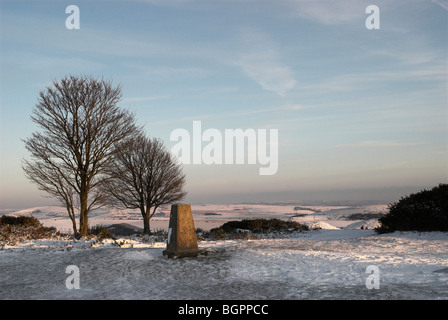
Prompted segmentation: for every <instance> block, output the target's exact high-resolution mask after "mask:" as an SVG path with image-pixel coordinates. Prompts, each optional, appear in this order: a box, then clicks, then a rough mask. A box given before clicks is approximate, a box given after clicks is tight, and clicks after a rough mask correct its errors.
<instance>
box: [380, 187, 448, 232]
mask: <svg viewBox="0 0 448 320" xmlns="http://www.w3.org/2000/svg"><path fill="white" fill-rule="evenodd" d="M379 221H380V222H381V227H379V228H378V229H377V231H378V232H379V233H385V232H393V231H448V184H439V185H438V186H436V187H434V188H432V189H431V190H422V191H420V192H418V193H415V194H411V195H409V196H407V197H404V198H401V199H400V200H399V201H398V202H395V203H394V204H392V205H390V206H389V213H388V214H386V215H385V216H384V217H382V218H380V219H379Z"/></svg>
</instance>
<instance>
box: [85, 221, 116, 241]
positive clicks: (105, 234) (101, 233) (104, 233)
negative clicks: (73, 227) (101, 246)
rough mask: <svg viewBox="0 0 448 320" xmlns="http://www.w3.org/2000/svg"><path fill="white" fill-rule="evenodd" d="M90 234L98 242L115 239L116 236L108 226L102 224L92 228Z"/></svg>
mask: <svg viewBox="0 0 448 320" xmlns="http://www.w3.org/2000/svg"><path fill="white" fill-rule="evenodd" d="M90 234H93V235H95V236H96V238H97V239H98V241H102V240H104V239H114V234H113V233H112V232H111V231H110V230H109V229H108V228H107V227H106V226H103V225H101V224H98V225H96V226H93V227H92V228H90Z"/></svg>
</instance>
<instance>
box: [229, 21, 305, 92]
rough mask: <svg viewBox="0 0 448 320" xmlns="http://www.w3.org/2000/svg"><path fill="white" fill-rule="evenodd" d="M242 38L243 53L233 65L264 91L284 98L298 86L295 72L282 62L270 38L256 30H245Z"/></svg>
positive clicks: (237, 55) (241, 52)
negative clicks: (294, 75)
mask: <svg viewBox="0 0 448 320" xmlns="http://www.w3.org/2000/svg"><path fill="white" fill-rule="evenodd" d="M240 35H241V38H240V47H241V51H240V52H239V53H237V54H236V60H235V61H233V62H232V64H233V65H235V66H238V67H240V68H241V69H242V70H243V72H244V73H245V74H246V75H247V76H248V77H249V78H251V79H252V80H254V81H255V82H257V83H258V84H259V85H260V86H261V87H262V88H263V89H265V90H268V91H273V92H276V93H277V94H278V95H280V96H284V95H285V94H286V92H287V91H288V90H291V89H292V88H294V86H295V85H296V81H295V79H294V77H293V72H292V71H291V69H290V68H289V67H288V66H286V65H285V64H284V63H282V61H281V55H280V54H279V51H278V50H277V48H276V45H275V44H274V43H273V41H272V40H271V39H270V37H269V36H268V35H266V34H264V33H262V32H259V31H255V30H243V31H242V32H241V33H240Z"/></svg>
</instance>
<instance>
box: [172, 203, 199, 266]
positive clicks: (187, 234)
mask: <svg viewBox="0 0 448 320" xmlns="http://www.w3.org/2000/svg"><path fill="white" fill-rule="evenodd" d="M198 253H199V250H198V239H197V237H196V230H195V228H194V222H193V214H192V213H191V206H190V205H189V204H175V205H172V206H171V213H170V225H169V228H168V239H167V245H166V250H164V251H163V255H166V256H168V257H169V258H172V257H179V258H182V257H196V256H197V255H198Z"/></svg>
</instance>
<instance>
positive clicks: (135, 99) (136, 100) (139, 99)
mask: <svg viewBox="0 0 448 320" xmlns="http://www.w3.org/2000/svg"><path fill="white" fill-rule="evenodd" d="M166 98H168V97H167V96H152V97H151V96H150V97H132V98H124V99H123V101H122V102H123V103H139V102H146V101H153V100H162V99H166Z"/></svg>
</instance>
